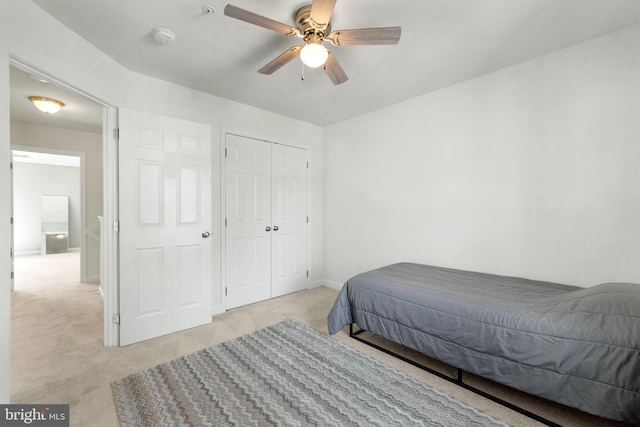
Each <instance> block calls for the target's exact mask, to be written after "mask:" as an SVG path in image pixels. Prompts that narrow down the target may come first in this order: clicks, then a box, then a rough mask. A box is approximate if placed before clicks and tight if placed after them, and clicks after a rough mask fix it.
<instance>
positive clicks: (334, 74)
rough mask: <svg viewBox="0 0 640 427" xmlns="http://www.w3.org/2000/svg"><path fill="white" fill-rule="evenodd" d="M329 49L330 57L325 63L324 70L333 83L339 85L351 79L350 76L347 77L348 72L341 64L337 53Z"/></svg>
mask: <svg viewBox="0 0 640 427" xmlns="http://www.w3.org/2000/svg"><path fill="white" fill-rule="evenodd" d="M327 51H328V52H329V57H328V58H327V62H325V63H324V71H325V73H327V76H329V78H330V79H331V81H332V82H333V84H334V85H336V86H337V85H339V84H341V83H344V82H346V81H347V80H349V77H347V74H346V73H345V72H344V70H343V69H342V67H341V66H340V63H339V62H338V60H337V59H336V57H335V55H334V54H333V53H332V52H331V51H330V50H329V49H327Z"/></svg>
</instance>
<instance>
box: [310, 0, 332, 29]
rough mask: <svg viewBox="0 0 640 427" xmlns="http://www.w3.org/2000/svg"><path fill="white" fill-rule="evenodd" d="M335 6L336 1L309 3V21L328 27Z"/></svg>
mask: <svg viewBox="0 0 640 427" xmlns="http://www.w3.org/2000/svg"><path fill="white" fill-rule="evenodd" d="M335 5H336V0H313V2H312V3H311V13H310V18H311V20H313V22H315V23H316V24H319V25H325V26H326V25H328V24H329V20H331V14H332V13H333V8H334V7H335Z"/></svg>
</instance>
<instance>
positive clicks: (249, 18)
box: [224, 4, 300, 36]
mask: <svg viewBox="0 0 640 427" xmlns="http://www.w3.org/2000/svg"><path fill="white" fill-rule="evenodd" d="M224 14H225V15H226V16H229V17H231V18H235V19H239V20H240V21H244V22H248V23H249V24H253V25H257V26H259V27H263V28H267V29H269V30H272V31H275V32H277V33H281V34H284V35H287V36H297V35H299V34H300V31H299V30H298V29H297V28H295V27H292V26H290V25H287V24H283V23H282V22H278V21H274V20H273V19H270V18H267V17H265V16H262V15H258V14H257V13H253V12H249V11H248V10H245V9H241V8H239V7H236V6H233V5H231V4H228V5H227V6H225V8H224Z"/></svg>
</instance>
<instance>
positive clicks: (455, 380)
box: [349, 323, 562, 427]
mask: <svg viewBox="0 0 640 427" xmlns="http://www.w3.org/2000/svg"><path fill="white" fill-rule="evenodd" d="M353 325H355V323H351V324H349V336H350V337H351V338H353V339H354V340H357V341H360V342H361V343H364V344H367V345H368V346H370V347H373V348H375V349H377V350H380V351H382V352H383V353H387V354H389V355H391V356H393V357H396V358H398V359H400V360H402V361H403V362H407V363H409V364H411V365H413V366H415V367H416V368H420V369H422V370H424V371H427V372H429V373H430V374H433V375H435V376H437V377H439V378H442V379H445V380H447V381H449V382H452V383H454V384H457V385H459V386H460V387H462V388H465V389H467V390H469V391H472V392H474V393H476V394H478V395H480V396H482V397H484V398H487V399H489V400H492V401H493V402H496V403H499V404H500V405H502V406H506V407H507V408H509V409H511V410H513V411H516V412H518V413H520V414H522V415H526V416H527V417H529V418H532V419H534V420H536V421H538V422H541V423H542V424H544V425H547V426H551V427H562V426H560V424H557V423H554V422H553V421H551V420H548V419H546V418H544V417H541V416H540V415H536V414H534V413H533V412H530V411H527V410H526V409H524V408H521V407H519V406H516V405H514V404H513V403H509V402H507V401H506V400H502V399H500V398H499V397H496V396H494V395H492V394H489V393H487V392H486V391H482V390H480V389H479V388H475V387H473V386H471V385H469V384H466V383H464V382H463V381H462V369H460V368H456V370H457V375H456V376H457V377H456V378H453V377H450V376H449V375H445V374H443V373H442V372H438V371H436V370H435V369H432V368H430V367H428V366H425V365H423V364H421V363H418V362H415V361H413V360H411V359H409V358H407V357H404V356H402V355H401V354H398V353H394V352H393V351H391V350H387V349H386V348H384V347H381V346H379V345H378V344H374V343H372V342H370V341H367V340H365V339H363V338H362V337H360V336H358V335H360V334H361V333H363V332H366V331H365V330H364V329H361V328H359V329H358V330H357V331H355V332H354V330H353V329H354V328H353Z"/></svg>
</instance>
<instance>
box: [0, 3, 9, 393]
mask: <svg viewBox="0 0 640 427" xmlns="http://www.w3.org/2000/svg"><path fill="white" fill-rule="evenodd" d="M3 13H4V11H3ZM0 31H1V30H0ZM7 99H9V59H8V51H7V47H6V45H5V43H4V40H2V38H0V100H2V101H1V102H0V170H2V173H0V198H2V200H9V197H10V194H11V193H10V189H11V183H10V180H9V173H8V171H7V170H4V169H2V165H8V164H9V162H10V161H11V156H10V150H9V103H8V102H6V100H7ZM9 215H10V205H9V203H0V218H8V217H9ZM10 241H11V229H10V226H9V221H0V242H10ZM3 249H6V248H3ZM10 274H11V258H9V257H8V256H6V255H5V256H1V257H0V403H2V404H6V403H9V397H10V391H11V384H10V382H9V379H10V378H11V282H10V281H9V280H8V278H9V277H10Z"/></svg>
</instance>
